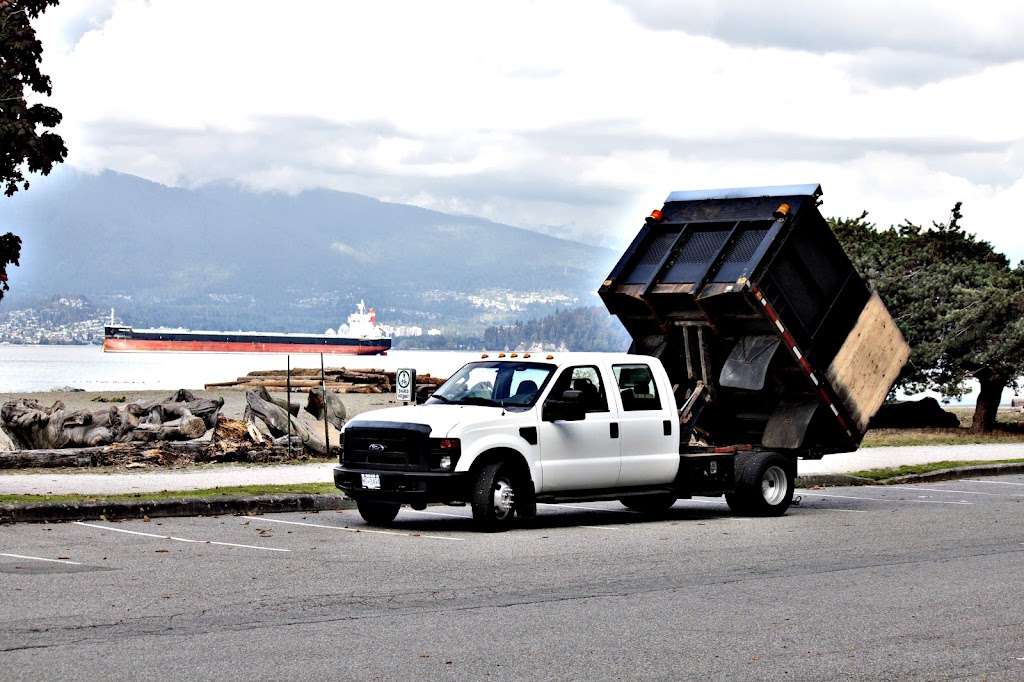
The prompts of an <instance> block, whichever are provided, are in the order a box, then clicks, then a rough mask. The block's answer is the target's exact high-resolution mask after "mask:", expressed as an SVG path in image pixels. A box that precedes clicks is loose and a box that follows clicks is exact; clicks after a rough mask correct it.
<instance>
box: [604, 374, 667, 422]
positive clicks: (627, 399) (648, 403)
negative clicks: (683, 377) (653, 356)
mask: <svg viewBox="0 0 1024 682" xmlns="http://www.w3.org/2000/svg"><path fill="white" fill-rule="evenodd" d="M612 372H613V373H614V374H615V383H617V384H618V386H619V395H621V396H622V409H624V410H626V411H627V412H631V411H634V410H660V409H661V398H660V397H659V396H658V387H657V385H655V383H654V374H652V373H651V368H650V367H648V366H647V365H643V364H636V365H613V366H612Z"/></svg>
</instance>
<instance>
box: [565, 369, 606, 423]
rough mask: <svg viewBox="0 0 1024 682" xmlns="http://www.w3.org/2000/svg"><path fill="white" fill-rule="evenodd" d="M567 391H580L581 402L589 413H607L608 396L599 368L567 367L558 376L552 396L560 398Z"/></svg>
mask: <svg viewBox="0 0 1024 682" xmlns="http://www.w3.org/2000/svg"><path fill="white" fill-rule="evenodd" d="M565 391H579V392H580V401H581V402H582V403H583V408H584V409H585V410H586V411H587V412H607V411H608V396H607V394H606V392H605V388H604V384H603V383H601V374H600V372H598V371H597V367H594V366H591V365H582V366H579V367H566V368H565V369H564V370H562V373H561V374H560V375H559V376H558V381H557V382H555V387H554V390H553V391H552V392H551V395H552V396H554V397H555V398H560V397H561V395H562V393H564V392H565Z"/></svg>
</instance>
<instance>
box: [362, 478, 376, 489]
mask: <svg viewBox="0 0 1024 682" xmlns="http://www.w3.org/2000/svg"><path fill="white" fill-rule="evenodd" d="M362 476H363V487H364V488H369V489H370V490H380V474H363V475H362Z"/></svg>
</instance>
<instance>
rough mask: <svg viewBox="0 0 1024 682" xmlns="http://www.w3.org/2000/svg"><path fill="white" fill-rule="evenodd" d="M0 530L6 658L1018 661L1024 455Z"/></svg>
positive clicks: (652, 671) (43, 666) (323, 662)
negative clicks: (880, 475) (503, 501)
mask: <svg viewBox="0 0 1024 682" xmlns="http://www.w3.org/2000/svg"><path fill="white" fill-rule="evenodd" d="M799 494H800V495H801V502H800V505H799V506H797V507H794V508H792V509H791V510H790V511H789V512H788V513H787V514H786V515H785V516H784V517H782V518H778V519H745V518H736V517H732V516H730V515H729V514H728V512H727V510H726V507H725V505H724V503H723V502H721V501H720V500H706V501H701V502H698V501H684V502H679V503H677V505H676V507H675V508H673V510H671V512H670V513H669V514H668V515H667V516H666V517H665V518H663V519H659V520H651V519H648V518H646V517H644V516H642V515H638V514H635V513H632V512H629V511H627V510H625V509H624V508H622V507H621V506H620V505H618V504H615V503H594V504H586V505H542V507H541V509H540V514H539V518H538V521H537V522H536V524H535V525H533V526H532V527H529V528H523V529H517V530H513V531H511V532H508V533H504V534H495V535H487V534H478V533H474V532H472V531H471V530H470V521H469V516H470V515H469V510H468V509H465V508H433V507H431V508H430V509H428V510H426V511H425V512H415V511H413V510H409V509H403V511H402V512H401V514H400V515H399V518H398V521H397V522H396V524H395V526H394V527H393V528H392V529H390V530H386V531H382V530H379V529H372V528H370V527H368V526H366V525H365V524H363V523H362V522H361V520H360V519H359V517H358V515H357V514H356V513H355V512H353V511H346V512H340V513H339V512H325V513H320V514H308V515H298V514H282V515H274V516H264V517H212V518H174V519H162V520H160V521H150V522H144V521H127V522H122V523H107V522H83V523H67V524H56V525H40V524H22V525H16V526H9V527H4V528H0V593H2V594H3V595H4V599H3V600H0V660H2V664H3V667H2V671H3V672H2V674H0V677H2V678H3V679H4V680H9V681H12V682H13V681H16V680H38V679H59V678H76V679H97V680H124V679H132V680H199V679H208V680H221V681H223V680H235V679H248V680H251V679H257V678H264V679H274V680H278V679H281V680H299V679H301V680H311V679H312V680H316V679H332V680H376V679H380V680H432V679H445V680H449V679H450V680H483V679H491V680H527V679H529V680H580V679H586V680H596V681H602V680H636V679H658V680H661V679H729V680H732V679H759V680H807V679H839V678H841V679H864V680H893V679H915V680H945V679H979V680H980V679H990V680H997V679H999V680H1003V679H1024V616H1022V614H1024V591H1022V590H1020V589H1019V581H1020V576H1021V575H1022V573H1024V523H1022V519H1024V476H1004V477H997V478H985V479H975V480H965V481H956V482H947V483H935V484H930V485H916V486H888V487H858V488H830V489H822V490H813V491H812V490H801V491H799Z"/></svg>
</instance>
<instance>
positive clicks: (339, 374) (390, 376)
mask: <svg viewBox="0 0 1024 682" xmlns="http://www.w3.org/2000/svg"><path fill="white" fill-rule="evenodd" d="M416 383H417V384H419V385H431V386H440V385H441V384H443V383H444V379H442V378H440V377H432V376H430V375H429V374H417V375H416ZM321 385H324V386H326V387H327V390H329V391H332V392H334V393H393V392H394V390H395V389H394V385H395V373H394V372H389V371H385V370H383V369H361V370H352V369H345V368H344V367H341V368H332V369H326V370H324V371H323V373H322V374H321V371H320V370H319V369H293V370H291V373H289V372H287V371H285V370H259V371H255V372H249V374H247V375H246V376H244V377H238V378H237V379H235V380H234V381H224V382H219V383H214V384H206V387H205V388H206V389H207V390H222V389H233V390H242V391H245V390H249V389H251V388H259V387H264V388H272V389H289V388H290V389H291V390H293V391H309V390H312V389H314V388H318V387H320V386H321Z"/></svg>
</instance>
